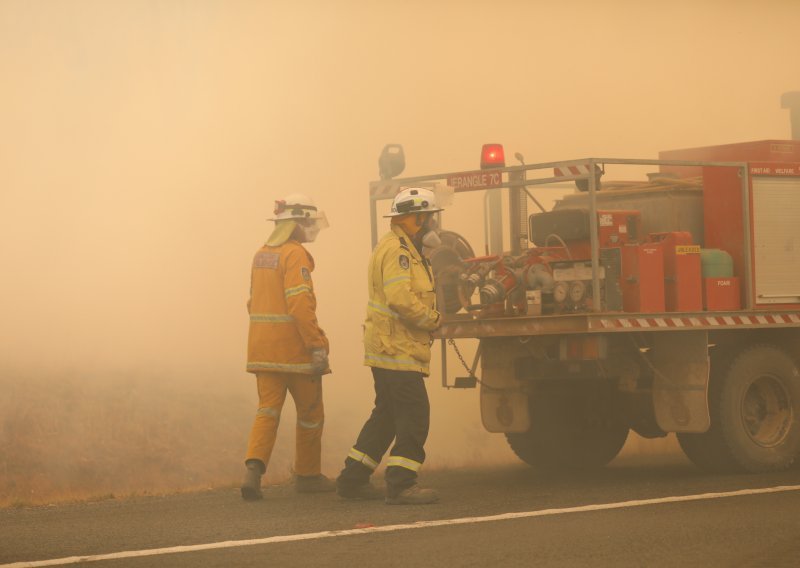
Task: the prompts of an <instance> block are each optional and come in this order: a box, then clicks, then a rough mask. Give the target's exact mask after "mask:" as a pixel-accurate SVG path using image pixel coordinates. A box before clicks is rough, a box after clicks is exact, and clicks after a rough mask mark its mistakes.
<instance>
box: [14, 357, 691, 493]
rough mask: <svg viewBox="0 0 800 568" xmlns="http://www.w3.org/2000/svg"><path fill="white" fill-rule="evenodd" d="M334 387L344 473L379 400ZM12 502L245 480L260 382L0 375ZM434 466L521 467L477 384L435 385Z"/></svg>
mask: <svg viewBox="0 0 800 568" xmlns="http://www.w3.org/2000/svg"><path fill="white" fill-rule="evenodd" d="M327 385H328V386H326V394H325V399H326V402H325V405H326V426H325V438H324V440H323V456H322V459H323V472H324V473H326V474H328V475H335V473H336V472H337V471H338V469H339V468H340V467H341V464H342V462H343V460H344V457H345V455H346V453H347V450H348V449H349V447H350V445H351V444H352V443H353V441H354V440H355V437H356V434H357V433H358V430H359V428H360V427H361V424H362V423H363V420H364V419H365V418H366V416H367V415H368V413H369V409H370V407H371V384H370V383H368V382H366V381H364V380H363V377H361V376H358V377H354V378H352V380H351V381H345V380H343V379H331V380H330V381H329V382H328V383H327ZM0 389H2V390H1V391H0V392H2V393H3V396H2V398H0V507H9V506H29V505H39V504H49V503H63V502H71V501H87V500H98V499H109V498H115V497H125V496H129V495H148V494H164V493H174V492H181V491H194V490H202V489H208V488H211V487H233V486H235V485H236V484H237V483H238V481H239V480H240V476H241V474H242V471H243V465H242V462H243V459H244V452H245V450H246V444H247V435H248V433H249V429H250V425H251V421H252V417H253V413H254V410H255V406H256V396H255V388H254V384H253V381H252V379H251V378H250V377H249V376H247V375H244V374H242V376H240V377H236V378H232V379H228V380H225V381H223V380H220V381H217V382H214V381H209V380H206V381H205V382H203V381H189V380H188V379H187V378H185V377H181V378H172V377H160V378H155V377H151V376H148V377H135V376H126V377H105V378H104V379H103V380H102V381H101V380H98V379H96V378H91V377H82V376H71V377H70V376H66V377H65V376H58V377H44V378H42V377H22V376H20V375H19V374H18V373H16V374H12V373H0ZM428 389H429V392H430V394H431V403H432V424H431V435H430V437H429V440H428V443H427V444H426V450H427V451H428V457H429V459H428V460H426V469H442V468H444V469H446V468H452V467H464V466H476V465H488V464H512V463H518V460H517V458H516V457H515V456H514V455H513V454H512V453H511V451H510V450H509V449H508V447H507V445H506V443H505V440H504V439H503V437H502V436H501V435H498V434H489V433H487V432H486V431H484V430H483V427H482V426H481V425H480V416H479V412H478V408H477V400H478V399H477V393H475V392H472V393H455V394H454V393H452V392H448V391H443V390H442V389H439V388H438V387H437V386H435V385H430V386H429V387H428ZM293 424H294V410H293V405H292V403H291V402H287V404H286V406H285V407H284V412H283V417H282V425H281V428H280V430H279V434H278V442H277V444H276V447H275V451H274V452H273V456H272V460H271V463H270V465H269V469H268V472H267V474H268V478H269V479H268V480H267V481H268V482H271V483H281V482H284V481H286V480H287V479H288V478H289V477H290V475H291V465H292V459H293V452H294V428H293ZM664 454H667V455H673V456H675V455H679V449H678V448H677V444H676V442H675V440H674V436H671V437H669V438H666V439H661V440H643V439H641V438H639V437H638V436H635V435H633V434H632V435H631V437H630V438H629V440H628V443H627V444H626V447H625V448H624V449H623V452H622V454H621V456H620V458H621V459H626V458H630V457H632V456H634V457H637V458H638V457H644V458H645V459H649V457H651V456H658V455H664Z"/></svg>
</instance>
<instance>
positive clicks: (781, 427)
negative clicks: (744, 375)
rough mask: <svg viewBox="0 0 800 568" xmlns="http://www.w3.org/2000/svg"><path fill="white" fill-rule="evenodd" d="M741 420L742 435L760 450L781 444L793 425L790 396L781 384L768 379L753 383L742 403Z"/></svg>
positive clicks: (773, 379) (770, 378)
mask: <svg viewBox="0 0 800 568" xmlns="http://www.w3.org/2000/svg"><path fill="white" fill-rule="evenodd" d="M742 420H743V422H744V427H745V432H747V435H748V436H750V439H751V440H753V442H755V443H756V444H758V445H759V446H761V447H764V448H771V447H774V446H777V445H778V444H780V443H781V442H782V441H783V440H784V438H785V437H786V435H787V434H788V432H789V427H790V425H791V422H792V407H791V404H789V393H788V391H787V390H786V387H785V386H784V385H783V383H782V382H781V381H780V380H778V379H777V378H776V377H774V376H771V375H765V376H761V377H758V378H757V379H756V380H754V381H753V382H752V383H751V384H750V386H749V387H748V388H747V390H746V391H745V393H744V397H743V399H742Z"/></svg>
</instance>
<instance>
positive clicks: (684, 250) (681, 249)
mask: <svg viewBox="0 0 800 568" xmlns="http://www.w3.org/2000/svg"><path fill="white" fill-rule="evenodd" d="M675 254H700V245H678V246H676V247H675Z"/></svg>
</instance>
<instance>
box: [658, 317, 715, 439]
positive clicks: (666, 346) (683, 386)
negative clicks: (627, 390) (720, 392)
mask: <svg viewBox="0 0 800 568" xmlns="http://www.w3.org/2000/svg"><path fill="white" fill-rule="evenodd" d="M653 336H654V337H653V348H652V350H651V352H650V355H651V357H650V358H649V359H650V361H651V362H652V365H653V368H654V371H655V379H654V381H653V405H654V407H655V414H656V422H657V423H658V426H659V427H660V428H661V429H662V430H664V431H665V432H698V433H699V432H705V431H707V430H708V428H709V426H710V425H711V418H710V416H709V412H708V377H709V358H708V333H707V332H705V331H676V332H664V333H654V334H653Z"/></svg>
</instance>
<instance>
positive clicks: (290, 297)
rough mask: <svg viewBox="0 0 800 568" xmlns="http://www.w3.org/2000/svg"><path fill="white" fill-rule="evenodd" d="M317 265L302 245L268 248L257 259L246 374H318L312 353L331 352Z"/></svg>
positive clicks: (250, 308)
mask: <svg viewBox="0 0 800 568" xmlns="http://www.w3.org/2000/svg"><path fill="white" fill-rule="evenodd" d="M313 270H314V259H313V258H312V257H311V255H310V254H309V253H308V251H307V250H306V249H305V248H304V247H303V245H301V244H300V243H299V242H297V241H294V240H289V241H286V242H285V243H284V244H282V245H280V246H269V245H264V246H263V247H262V248H261V249H260V250H259V251H258V252H257V253H256V255H255V257H254V258H253V269H252V273H251V279H250V301H249V302H248V303H247V311H248V312H249V313H250V333H249V336H248V339H247V371H248V372H250V373H261V372H269V371H281V372H289V373H302V374H307V375H311V374H314V373H313V371H312V365H311V350H312V349H315V348H320V347H322V348H324V349H325V350H326V351H328V350H329V345H328V338H327V337H326V336H325V332H324V331H322V329H321V328H320V327H319V323H318V322H317V314H316V309H317V299H316V296H315V295H314V283H313V282H312V281H311V272H312V271H313Z"/></svg>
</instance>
